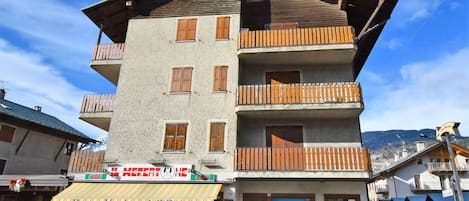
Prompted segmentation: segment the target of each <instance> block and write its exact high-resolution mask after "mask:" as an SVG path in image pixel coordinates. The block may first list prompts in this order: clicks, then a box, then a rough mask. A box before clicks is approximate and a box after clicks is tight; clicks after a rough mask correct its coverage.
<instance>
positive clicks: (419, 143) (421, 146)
mask: <svg viewBox="0 0 469 201" xmlns="http://www.w3.org/2000/svg"><path fill="white" fill-rule="evenodd" d="M415 145H416V146H417V152H421V151H422V150H424V149H425V142H423V141H417V142H415Z"/></svg>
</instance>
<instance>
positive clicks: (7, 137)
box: [0, 125, 15, 142]
mask: <svg viewBox="0 0 469 201" xmlns="http://www.w3.org/2000/svg"><path fill="white" fill-rule="evenodd" d="M14 134H15V128H14V127H11V126H7V125H1V128H0V141H5V142H11V141H12V140H13V135H14Z"/></svg>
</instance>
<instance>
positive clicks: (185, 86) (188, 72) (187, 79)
mask: <svg viewBox="0 0 469 201" xmlns="http://www.w3.org/2000/svg"><path fill="white" fill-rule="evenodd" d="M191 82H192V68H184V70H183V74H182V86H181V91H183V92H190V91H191Z"/></svg>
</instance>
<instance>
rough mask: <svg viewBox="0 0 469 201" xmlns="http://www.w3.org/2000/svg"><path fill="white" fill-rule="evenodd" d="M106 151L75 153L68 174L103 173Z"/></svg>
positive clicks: (71, 157)
mask: <svg viewBox="0 0 469 201" xmlns="http://www.w3.org/2000/svg"><path fill="white" fill-rule="evenodd" d="M103 160H104V151H98V152H91V151H78V152H77V151H75V152H72V155H71V156H70V163H69V165H68V172H69V173H70V172H75V173H76V172H102V171H103Z"/></svg>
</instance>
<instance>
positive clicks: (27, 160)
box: [0, 122, 77, 174]
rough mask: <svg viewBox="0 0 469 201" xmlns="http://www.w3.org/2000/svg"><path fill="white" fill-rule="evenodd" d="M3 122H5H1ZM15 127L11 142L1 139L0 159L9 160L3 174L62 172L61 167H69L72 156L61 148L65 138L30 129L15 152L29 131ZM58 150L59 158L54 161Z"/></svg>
mask: <svg viewBox="0 0 469 201" xmlns="http://www.w3.org/2000/svg"><path fill="white" fill-rule="evenodd" d="M1 124H3V123H1V122H0V125H1ZM9 126H12V125H9ZM13 127H15V126H13ZM15 128H16V129H15V134H14V136H13V140H12V142H11V143H8V142H4V141H0V159H4V160H7V162H6V166H5V170H4V172H3V174H60V170H61V169H65V170H66V169H67V168H68V162H69V160H70V156H68V155H65V154H64V149H65V148H64V149H62V150H60V149H61V147H62V145H63V143H64V141H65V139H63V138H58V137H54V136H51V135H47V134H44V133H40V132H36V131H30V133H29V135H28V136H27V137H26V139H25V141H24V143H23V145H22V146H21V147H20V149H19V151H18V153H17V154H15V152H16V149H17V147H18V146H19V145H20V143H21V141H22V140H23V138H24V136H25V135H26V133H27V129H26V128H20V127H15ZM67 142H71V143H73V144H74V148H76V147H77V145H76V144H77V143H76V142H72V141H67ZM58 152H60V153H59V155H58V157H57V160H56V161H54V159H55V156H56V154H57V153H58Z"/></svg>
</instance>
